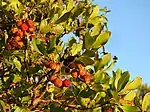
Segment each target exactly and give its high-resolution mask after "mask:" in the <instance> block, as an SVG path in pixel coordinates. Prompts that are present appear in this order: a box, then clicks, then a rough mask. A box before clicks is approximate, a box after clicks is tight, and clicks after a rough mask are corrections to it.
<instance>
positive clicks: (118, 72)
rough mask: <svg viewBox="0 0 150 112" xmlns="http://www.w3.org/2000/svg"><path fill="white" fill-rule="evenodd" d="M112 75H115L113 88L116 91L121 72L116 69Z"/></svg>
mask: <svg viewBox="0 0 150 112" xmlns="http://www.w3.org/2000/svg"><path fill="white" fill-rule="evenodd" d="M114 74H115V75H116V78H115V82H114V86H115V88H116V90H117V87H118V81H119V79H120V77H121V74H122V71H121V70H120V69H117V70H116V72H114Z"/></svg>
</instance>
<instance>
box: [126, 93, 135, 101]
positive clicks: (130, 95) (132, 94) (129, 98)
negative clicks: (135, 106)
mask: <svg viewBox="0 0 150 112" xmlns="http://www.w3.org/2000/svg"><path fill="white" fill-rule="evenodd" d="M136 95H137V92H135V91H131V92H130V93H128V94H127V95H126V96H124V98H123V99H124V100H128V101H133V100H134V98H135V97H136Z"/></svg>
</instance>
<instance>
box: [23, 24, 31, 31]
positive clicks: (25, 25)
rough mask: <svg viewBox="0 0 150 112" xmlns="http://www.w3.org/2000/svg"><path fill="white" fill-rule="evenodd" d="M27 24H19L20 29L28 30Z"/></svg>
mask: <svg viewBox="0 0 150 112" xmlns="http://www.w3.org/2000/svg"><path fill="white" fill-rule="evenodd" d="M28 28H29V27H28V26H27V24H25V23H23V24H22V25H21V30H22V31H27V30H28Z"/></svg>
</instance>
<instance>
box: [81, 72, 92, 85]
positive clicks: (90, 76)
mask: <svg viewBox="0 0 150 112" xmlns="http://www.w3.org/2000/svg"><path fill="white" fill-rule="evenodd" d="M82 78H83V80H84V82H85V83H87V84H88V83H90V81H91V79H92V75H91V74H85V75H84V76H82Z"/></svg>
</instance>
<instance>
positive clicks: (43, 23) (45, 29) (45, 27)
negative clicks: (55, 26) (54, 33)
mask: <svg viewBox="0 0 150 112" xmlns="http://www.w3.org/2000/svg"><path fill="white" fill-rule="evenodd" d="M49 31H50V26H49V25H48V23H47V19H43V20H42V21H41V24H40V32H41V33H43V34H46V33H48V32H49Z"/></svg>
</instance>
